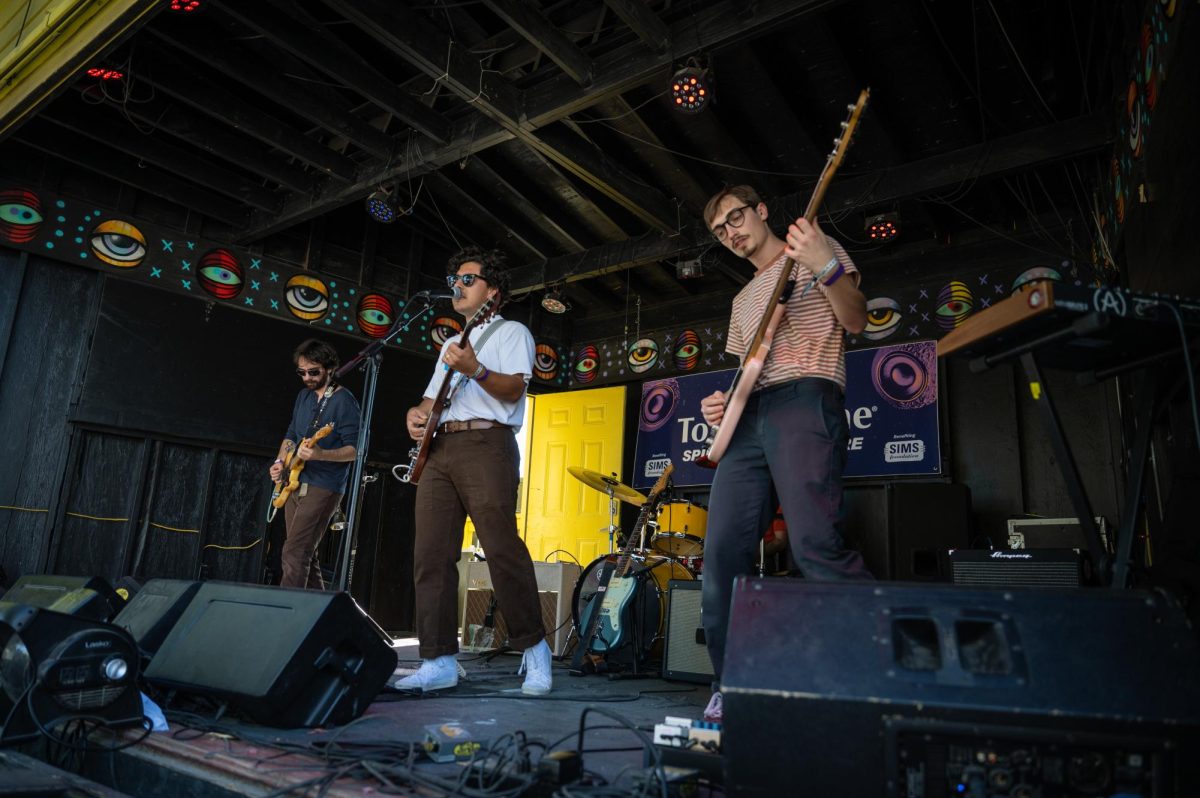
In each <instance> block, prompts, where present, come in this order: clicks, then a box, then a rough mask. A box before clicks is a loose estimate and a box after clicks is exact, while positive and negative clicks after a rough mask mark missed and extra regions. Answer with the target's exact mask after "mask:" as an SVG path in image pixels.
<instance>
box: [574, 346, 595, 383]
mask: <svg viewBox="0 0 1200 798" xmlns="http://www.w3.org/2000/svg"><path fill="white" fill-rule="evenodd" d="M599 367H600V352H599V351H597V349H596V345H595V344H588V345H587V346H585V347H583V348H582V349H580V350H579V354H578V355H576V356H575V368H574V373H575V381H576V382H581V383H584V384H585V385H586V384H587V383H589V382H591V381H592V380H594V379H596V375H597V374H598V373H599V372H598V371H597V369H599Z"/></svg>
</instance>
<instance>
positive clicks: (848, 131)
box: [829, 88, 871, 168]
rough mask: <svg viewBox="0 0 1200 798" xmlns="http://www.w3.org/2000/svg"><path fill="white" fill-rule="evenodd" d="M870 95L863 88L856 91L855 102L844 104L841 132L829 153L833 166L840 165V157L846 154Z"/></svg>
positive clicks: (869, 91) (867, 90)
mask: <svg viewBox="0 0 1200 798" xmlns="http://www.w3.org/2000/svg"><path fill="white" fill-rule="evenodd" d="M870 97H871V90H870V89H869V88H868V89H863V90H862V91H861V92H859V93H858V100H857V102H855V103H854V105H847V106H846V111H847V116H846V121H845V122H842V123H841V126H842V132H841V134H840V135H838V137H837V138H836V139H834V140H833V151H832V152H830V153H829V163H830V164H832V165H833V166H834V167H835V168H836V167H838V166H840V165H841V163H842V158H844V157H845V156H846V150H848V149H850V140H851V139H853V138H854V134H855V132H856V131H857V130H858V122H859V120H860V119H861V118H862V114H863V111H864V110H865V109H866V107H867V100H868V99H870Z"/></svg>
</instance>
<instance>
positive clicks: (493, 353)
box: [425, 315, 534, 430]
mask: <svg viewBox="0 0 1200 798" xmlns="http://www.w3.org/2000/svg"><path fill="white" fill-rule="evenodd" d="M496 324H499V325H500V328H499V329H497V330H496V331H495V332H494V333H492V334H491V336H490V337H489V338H488V339H487V341H485V342H484V344H483V349H482V350H480V349H478V348H476V350H475V355H476V357H478V358H479V362H480V363H482V364H483V365H484V366H485V367H486V368H487V369H488V370H489V371H494V372H496V373H498V374H520V375H522V376H523V377H524V378H525V384H526V385H528V384H529V379H530V377H531V376H532V375H533V354H534V345H533V335H532V334H531V333H530V332H529V330H528V329H527V328H526V327H525V325H524V324H521V323H520V322H518V321H511V320H505V319H504V318H502V317H501V316H499V315H496V316H493V317H492V318H491V319H489V320H488V321H487V322H485V323H483V324H480V325H479V326H478V327H476V328H475V329H473V330H471V346H474V347H478V341H479V339H480V338H481V337H482V336H483V333H484V332H485V331H486V330H488V329H490V328H491V327H492V326H493V325H496ZM458 339H459V336H457V335H455V336H454V337H452V338H451V339H450V340H449V341H447V342H446V343H445V344H443V345H442V349H441V350H439V352H438V361H437V367H436V368H435V369H434V370H433V377H432V378H431V379H430V380H429V386H428V387H426V388H425V398H426V399H435V398H437V394H438V391H439V390H441V387H442V380H444V379H445V378H446V373H447V372H446V370H445V368H444V366H445V364H444V363H443V362H442V357H441V355H442V352H444V351H445V350H446V347H447V346H451V345H455V346H456V345H457V343H458ZM452 380H453V381H452V382H451V388H452V393H451V395H450V407H448V408H446V410H445V411H444V412H443V413H442V416H441V418H439V419H438V421H437V423H438V424H444V423H446V422H447V421H470V420H472V419H484V420H486V421H496V422H499V423H501V424H508V425H509V426H511V427H512V428H513V429H514V430H518V429H520V428H521V425H522V424H524V423H525V397H524V396H521V398H520V399H518V400H517V401H515V402H501V401H500V400H499V399H497V398H496V397H494V396H492V395H491V394H490V393H488V392H487V391H485V390H483V388H482V387H480V386H479V385H478V384H477V383H476V382H475V381H474V380H469V379H466V377H465V376H464V375H462V374H459V373H458V372H453V377H452Z"/></svg>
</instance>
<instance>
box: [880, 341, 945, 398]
mask: <svg viewBox="0 0 1200 798" xmlns="http://www.w3.org/2000/svg"><path fill="white" fill-rule="evenodd" d="M871 381H872V382H873V383H874V385H875V390H876V391H878V392H879V395H880V396H882V397H883V398H884V400H885V401H887V403H888V404H890V405H891V406H892V407H898V408H900V409H901V410H915V409H917V408H919V407H925V406H926V405H930V404H933V402H935V401H936V400H937V349H936V347H934V346H931V345H930V344H928V343H916V344H897V345H896V346H889V347H885V348H883V349H880V350H879V351H878V352H876V353H875V359H874V360H873V361H871Z"/></svg>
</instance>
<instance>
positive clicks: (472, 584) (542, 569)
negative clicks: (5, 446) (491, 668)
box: [459, 562, 579, 657]
mask: <svg viewBox="0 0 1200 798" xmlns="http://www.w3.org/2000/svg"><path fill="white" fill-rule="evenodd" d="M533 573H534V576H535V577H536V579H537V587H538V599H539V600H540V601H541V603H542V621H543V623H544V624H545V626H546V642H548V643H549V644H550V650H551V651H552V652H553V653H554V656H556V657H560V656H562V655H563V653H564V652H565V651H566V649H567V638H568V637H569V636H570V634H571V629H572V624H571V618H572V616H571V595H572V593H573V592H574V590H575V583H576V582H578V581H579V566H578V565H576V564H574V563H565V562H562V563H551V562H535V563H534V564H533ZM459 588H460V590H462V591H463V613H462V620H463V622H462V628H461V630H460V631H461V635H462V636H461V639H462V642H463V646H464V649H463V650H470V649H469V648H467V647H468V646H472V645H473V641H471V640H470V639H469V637H468V635H469V633H470V631H471V630H470V625H471V624H477V625H482V624H483V620H484V618H485V616H486V615H487V610H488V606H489V605H490V604H491V600H492V596H491V592H492V577H491V574H490V573H489V572H488V567H487V563H486V562H469V563H467V564H466V568H465V569H464V572H463V578H462V583H461V584H460V585H459ZM472 594H475V595H474V596H473V595H472ZM485 594H486V595H485ZM547 606H549V607H550V611H549V612H547ZM495 615H496V617H498V618H501V617H502V616H501V615H500V611H499V610H497V611H496V613H495ZM493 620H495V619H493ZM501 622H502V620H500V621H497V623H501ZM507 636H508V631H507V627H504V635H503V636H501V635H500V634H499V630H497V634H496V636H495V642H494V645H491V646H490V648H498V647H499V646H501V645H503V644H504V641H505V640H506V639H507ZM474 642H475V643H478V641H477V640H476V641H474ZM484 650H487V649H484Z"/></svg>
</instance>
